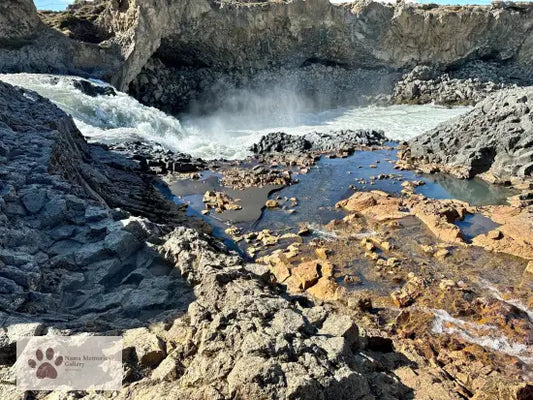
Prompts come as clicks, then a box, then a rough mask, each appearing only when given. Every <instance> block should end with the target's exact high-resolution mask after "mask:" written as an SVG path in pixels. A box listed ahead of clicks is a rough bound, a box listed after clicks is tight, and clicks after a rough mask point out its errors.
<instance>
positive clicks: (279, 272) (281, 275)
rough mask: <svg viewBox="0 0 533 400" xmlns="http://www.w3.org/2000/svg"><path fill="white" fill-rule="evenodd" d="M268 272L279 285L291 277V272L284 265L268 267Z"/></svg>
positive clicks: (278, 264)
mask: <svg viewBox="0 0 533 400" xmlns="http://www.w3.org/2000/svg"><path fill="white" fill-rule="evenodd" d="M270 270H271V271H272V274H273V275H274V276H275V277H276V280H277V281H278V282H280V283H281V282H284V281H285V280H286V279H287V278H288V277H289V276H291V272H290V270H289V268H288V266H287V264H285V263H277V264H274V265H273V266H272V267H270Z"/></svg>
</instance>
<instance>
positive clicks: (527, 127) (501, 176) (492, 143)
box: [402, 87, 533, 182]
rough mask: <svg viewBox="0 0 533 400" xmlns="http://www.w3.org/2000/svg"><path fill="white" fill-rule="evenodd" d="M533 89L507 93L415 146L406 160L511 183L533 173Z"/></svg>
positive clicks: (423, 137)
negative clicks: (514, 179)
mask: <svg viewBox="0 0 533 400" xmlns="http://www.w3.org/2000/svg"><path fill="white" fill-rule="evenodd" d="M532 109H533V88H532V87H527V88H517V89H508V90H501V91H499V92H497V93H495V94H493V95H492V96H490V97H488V98H487V99H486V100H484V101H482V102H481V103H479V104H478V105H477V106H476V107H475V108H474V110H472V111H471V112H469V113H467V114H465V115H464V116H461V117H459V118H457V119H455V120H452V121H449V122H445V123H443V124H441V125H440V126H438V127H437V128H435V129H434V130H433V131H431V132H428V133H426V134H423V135H421V136H419V137H417V138H415V139H413V140H411V141H410V142H409V149H408V150H407V151H405V152H404V153H403V154H402V158H404V159H405V160H407V161H408V162H414V163H415V164H422V165H424V164H429V165H434V167H435V168H438V169H441V170H443V171H446V172H450V173H452V174H454V175H457V176H460V177H463V178H471V177H473V176H476V175H482V176H483V177H484V178H486V179H489V180H494V181H499V182H505V181H507V180H509V179H511V178H515V177H518V178H527V179H531V177H532V174H533V151H532V150H531V147H532V145H533V112H532Z"/></svg>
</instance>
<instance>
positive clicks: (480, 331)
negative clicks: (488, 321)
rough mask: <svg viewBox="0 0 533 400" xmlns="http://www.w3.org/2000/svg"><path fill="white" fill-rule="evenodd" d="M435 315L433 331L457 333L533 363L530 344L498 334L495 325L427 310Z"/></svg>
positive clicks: (466, 339)
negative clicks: (477, 322) (468, 320)
mask: <svg viewBox="0 0 533 400" xmlns="http://www.w3.org/2000/svg"><path fill="white" fill-rule="evenodd" d="M428 311H430V312H432V313H433V315H434V316H435V318H434V320H433V327H432V331H433V333H437V334H450V335H457V336H459V337H461V338H462V339H463V340H465V341H467V342H469V343H474V344H477V345H479V346H482V347H485V348H487V349H491V350H494V351H498V352H501V353H504V354H507V355H510V356H513V357H517V358H519V359H520V360H522V361H523V362H525V363H527V364H531V363H533V349H532V347H531V346H528V345H525V344H521V343H515V342H512V341H510V340H509V339H508V338H507V337H505V336H503V335H501V334H499V332H498V331H499V329H498V328H497V327H495V326H490V325H484V324H475V323H472V322H467V321H463V320H461V319H458V318H454V317H452V316H451V315H450V314H448V312H446V311H444V310H441V309H430V310H428Z"/></svg>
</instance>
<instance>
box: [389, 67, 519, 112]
mask: <svg viewBox="0 0 533 400" xmlns="http://www.w3.org/2000/svg"><path fill="white" fill-rule="evenodd" d="M471 76H476V75H475V74H472V75H471ZM497 81H498V79H495V81H493V80H492V79H491V78H486V77H484V76H483V73H481V76H477V77H475V78H466V79H461V78H455V77H453V76H450V75H449V74H447V73H442V71H439V70H437V69H435V68H431V67H428V66H418V67H415V68H414V69H413V70H412V71H411V72H409V73H408V74H407V75H405V76H404V77H403V78H402V80H400V81H399V82H397V83H396V85H395V86H394V90H393V92H392V99H391V100H392V103H395V104H428V103H434V104H439V105H446V106H456V105H475V104H476V103H478V102H479V101H481V100H483V99H485V98H486V97H487V96H489V95H490V94H492V93H494V92H496V91H498V90H500V89H503V88H505V87H509V86H510V84H505V83H496V82H497Z"/></svg>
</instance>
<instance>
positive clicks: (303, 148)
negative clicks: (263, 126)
mask: <svg viewBox="0 0 533 400" xmlns="http://www.w3.org/2000/svg"><path fill="white" fill-rule="evenodd" d="M384 141H385V136H384V133H383V131H366V130H358V131H352V130H345V131H338V132H334V133H320V132H312V133H309V134H307V135H305V136H298V135H288V134H286V133H283V132H275V133H269V134H268V135H265V136H263V137H262V138H261V140H260V141H259V143H256V144H255V145H254V146H253V147H252V148H251V150H252V151H253V152H254V153H256V154H262V155H265V154H270V153H283V154H289V153H295V154H300V153H305V152H311V151H313V152H327V151H338V150H339V149H343V150H346V151H347V153H348V152H350V151H353V150H354V149H355V148H356V147H357V146H372V145H381V144H382V143H383V142H384ZM343 157H345V155H343Z"/></svg>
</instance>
